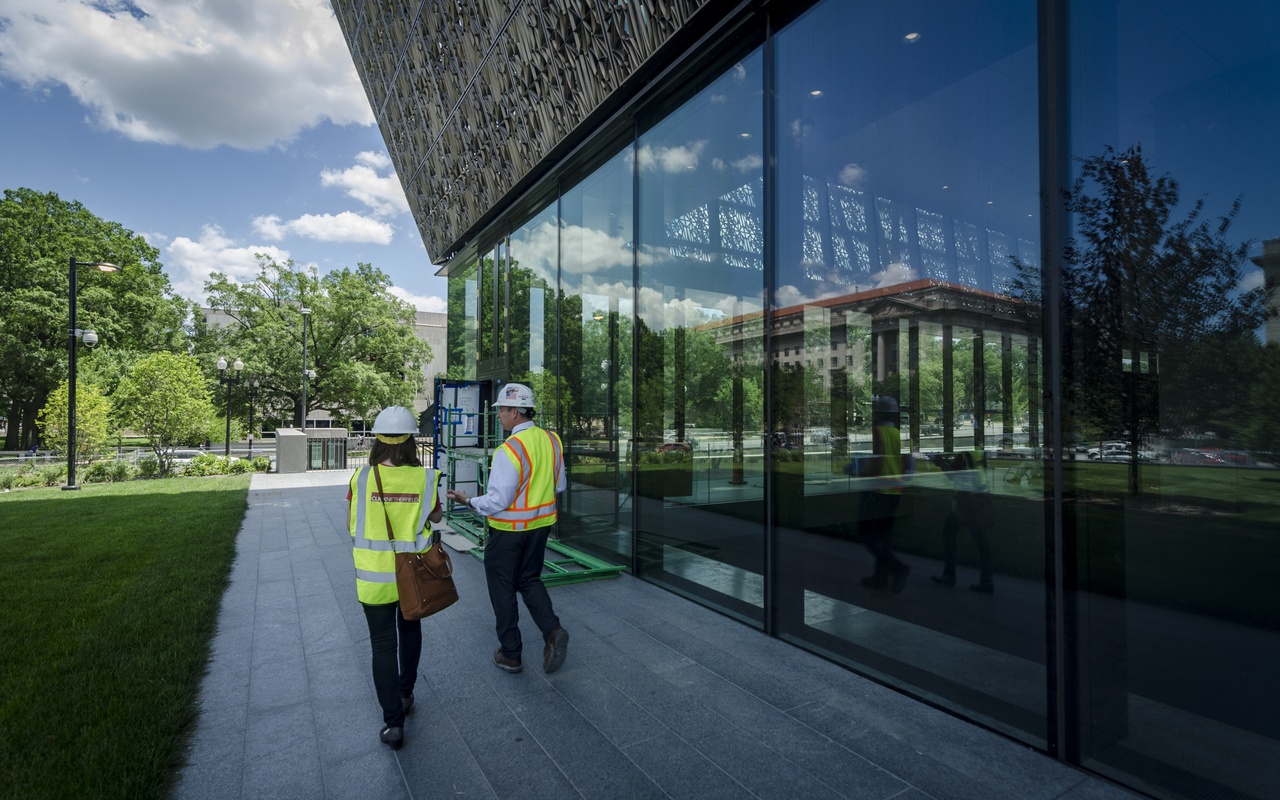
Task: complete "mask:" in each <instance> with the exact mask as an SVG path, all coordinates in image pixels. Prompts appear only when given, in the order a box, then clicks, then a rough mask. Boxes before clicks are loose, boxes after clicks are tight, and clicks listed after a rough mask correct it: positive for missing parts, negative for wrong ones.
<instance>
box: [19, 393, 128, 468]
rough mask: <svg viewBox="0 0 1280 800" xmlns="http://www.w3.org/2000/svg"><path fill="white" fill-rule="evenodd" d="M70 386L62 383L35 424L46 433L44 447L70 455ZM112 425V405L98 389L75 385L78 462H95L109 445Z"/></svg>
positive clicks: (41, 411)
mask: <svg viewBox="0 0 1280 800" xmlns="http://www.w3.org/2000/svg"><path fill="white" fill-rule="evenodd" d="M68 411H69V410H68V408H67V382H66V381H63V382H62V383H60V384H59V385H58V388H57V389H55V390H54V391H53V394H51V395H49V399H48V400H47V401H46V402H45V404H44V408H42V409H40V413H39V414H38V415H37V416H36V422H37V423H38V424H39V425H40V430H41V431H42V432H43V433H44V445H45V447H48V448H50V449H52V450H61V451H63V452H64V453H65V452H66V451H67V435H68V433H69V431H68V430H67V422H68V419H69V417H70V414H69V413H68ZM110 423H111V401H110V400H109V399H107V396H106V395H104V394H103V393H102V392H101V391H99V390H98V387H97V386H94V385H93V384H92V383H85V382H84V381H81V382H79V383H77V384H76V449H75V453H76V462H77V463H79V462H81V461H92V460H93V459H94V457H95V456H96V455H98V453H99V452H101V450H102V448H103V446H104V445H105V444H106V443H107V435H108V432H109V427H110Z"/></svg>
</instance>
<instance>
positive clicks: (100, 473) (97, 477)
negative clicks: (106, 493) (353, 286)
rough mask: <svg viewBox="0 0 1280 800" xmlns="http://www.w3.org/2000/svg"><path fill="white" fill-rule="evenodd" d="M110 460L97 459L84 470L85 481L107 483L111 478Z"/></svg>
mask: <svg viewBox="0 0 1280 800" xmlns="http://www.w3.org/2000/svg"><path fill="white" fill-rule="evenodd" d="M111 463H112V462H110V461H95V462H93V463H92V464H90V465H89V468H88V469H86V470H85V471H84V482H85V483H105V482H107V481H109V480H111V472H110V471H111Z"/></svg>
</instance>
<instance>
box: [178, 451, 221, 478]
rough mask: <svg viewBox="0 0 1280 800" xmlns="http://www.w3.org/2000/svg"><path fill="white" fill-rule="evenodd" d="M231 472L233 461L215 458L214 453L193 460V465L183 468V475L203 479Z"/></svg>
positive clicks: (219, 457)
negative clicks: (203, 477)
mask: <svg viewBox="0 0 1280 800" xmlns="http://www.w3.org/2000/svg"><path fill="white" fill-rule="evenodd" d="M231 471H232V468H231V459H228V458H223V457H222V456H215V455H214V454H213V453H204V454H203V455H198V456H196V457H195V458H193V459H191V463H190V464H188V465H187V466H186V467H184V468H183V470H182V474H183V475H186V476H188V477H201V476H204V475H226V474H227V473H228V472H231Z"/></svg>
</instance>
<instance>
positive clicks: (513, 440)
mask: <svg viewBox="0 0 1280 800" xmlns="http://www.w3.org/2000/svg"><path fill="white" fill-rule="evenodd" d="M500 454H505V455H506V457H507V458H509V459H511V463H512V465H513V466H515V468H516V473H517V474H518V476H519V478H518V482H517V484H516V486H517V488H516V495H515V497H514V498H512V500H511V505H509V506H507V507H506V508H505V509H503V510H502V511H499V512H498V513H496V514H494V515H492V516H490V517H489V525H491V526H492V527H494V528H497V529H498V530H503V531H528V530H534V529H536V528H545V527H547V526H548V525H553V524H555V521H556V485H557V484H559V483H560V470H562V469H564V460H563V458H562V456H561V447H560V437H559V436H556V435H555V434H554V433H552V432H551V431H548V430H543V429H542V428H539V427H537V426H534V427H532V428H525V429H524V430H522V431H520V432H519V433H513V434H511V435H510V436H509V437H507V440H506V441H505V442H503V443H502V445H501V446H500V447H498V450H497V452H495V453H494V454H493V457H494V459H495V460H497V459H498V458H499V457H501V455H500Z"/></svg>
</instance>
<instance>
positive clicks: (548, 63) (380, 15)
mask: <svg viewBox="0 0 1280 800" xmlns="http://www.w3.org/2000/svg"><path fill="white" fill-rule="evenodd" d="M707 2H709V0H455V1H454V2H447V3H442V2H437V0H425V2H418V1H417V0H414V2H405V1H404V0H332V4H333V8H334V12H335V14H336V15H337V18H338V22H339V24H340V25H341V26H342V30H343V33H344V35H345V36H346V39H347V43H348V46H349V48H350V50H351V57H352V59H353V60H354V61H355V65H356V69H357V71H358V73H359V75H360V79H361V81H362V82H363V83H364V87H365V92H366V93H367V94H368V96H369V102H370V104H371V105H372V107H373V110H374V113H375V114H376V115H377V118H378V126H379V128H380V129H381V130H382V135H383V138H384V139H385V140H386V143H387V151H388V152H389V153H390V155H391V158H392V161H393V162H394V163H395V167H396V172H397V174H399V176H400V180H401V183H402V184H403V185H404V189H405V195H406V196H407V198H408V200H409V206H410V208H411V209H412V211H413V215H414V219H415V220H416V221H417V224H418V229H419V231H420V232H421V234H422V239H423V242H424V244H425V245H426V248H427V252H428V254H429V255H430V256H431V257H432V259H433V260H436V261H439V260H442V259H443V258H445V257H447V256H448V255H450V254H449V252H448V249H449V248H451V247H454V246H457V245H458V244H460V242H459V238H460V237H461V236H462V235H463V234H464V233H465V232H466V231H467V230H468V229H469V228H470V227H471V226H473V225H474V224H475V223H476V222H477V221H478V220H479V219H480V218H481V217H482V216H483V215H484V214H485V213H486V212H487V211H489V209H491V208H492V207H493V206H494V205H495V204H496V203H497V202H498V201H499V200H501V199H502V198H503V197H504V196H505V195H506V194H507V193H508V192H509V191H510V190H511V189H512V188H513V187H514V186H515V185H516V184H517V183H518V182H519V181H520V180H521V179H522V178H523V177H524V176H526V175H528V174H529V172H530V171H531V170H532V169H533V168H534V167H535V166H537V165H538V163H539V162H540V161H542V159H543V158H545V157H546V156H547V155H548V154H549V153H550V152H551V150H552V149H553V148H554V147H555V146H556V145H558V144H559V143H560V142H562V141H563V140H564V139H565V137H566V136H567V135H568V134H569V132H570V131H572V130H574V129H575V128H576V127H577V126H578V125H579V124H580V123H582V122H583V121H584V120H585V119H586V118H587V117H588V116H589V115H590V114H591V113H592V112H593V111H595V110H596V109H597V108H598V107H599V106H600V104H601V103H603V102H604V101H605V100H606V99H607V98H608V97H609V96H610V94H611V93H612V92H613V91H614V90H616V89H617V88H618V87H619V86H620V85H622V83H623V82H624V81H625V80H626V79H627V78H628V77H630V76H631V75H632V74H634V73H635V72H636V70H637V69H639V68H640V67H641V66H642V65H643V64H644V63H645V62H646V61H647V60H648V59H649V58H651V57H652V56H653V55H654V54H655V53H656V52H657V51H658V49H659V48H660V47H661V46H662V45H663V44H664V43H665V42H667V40H668V39H670V38H671V35H672V34H673V33H675V32H676V31H678V30H679V29H680V28H681V27H682V26H683V25H684V24H685V23H686V22H688V20H689V19H690V17H691V16H692V15H693V14H694V13H695V12H696V11H697V10H698V9H700V8H701V7H702V6H703V5H705V4H706V3H707Z"/></svg>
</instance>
